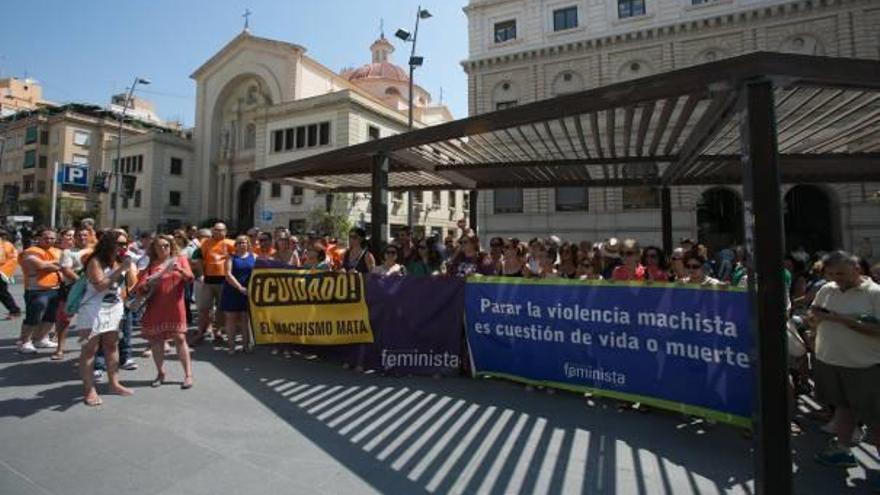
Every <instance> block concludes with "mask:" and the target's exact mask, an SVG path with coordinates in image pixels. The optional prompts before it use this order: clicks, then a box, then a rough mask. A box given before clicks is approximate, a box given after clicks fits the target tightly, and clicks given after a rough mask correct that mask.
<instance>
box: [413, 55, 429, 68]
mask: <svg viewBox="0 0 880 495" xmlns="http://www.w3.org/2000/svg"><path fill="white" fill-rule="evenodd" d="M424 62H425V57H418V56H412V57H410V58H409V65H412V66H413V67H421V66H422V64H423V63H424Z"/></svg>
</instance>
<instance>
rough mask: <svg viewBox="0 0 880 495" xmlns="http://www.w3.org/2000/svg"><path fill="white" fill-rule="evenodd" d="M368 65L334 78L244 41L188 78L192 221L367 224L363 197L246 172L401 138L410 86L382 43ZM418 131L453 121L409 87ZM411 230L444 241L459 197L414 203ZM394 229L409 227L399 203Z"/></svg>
mask: <svg viewBox="0 0 880 495" xmlns="http://www.w3.org/2000/svg"><path fill="white" fill-rule="evenodd" d="M370 51H371V55H372V58H371V62H370V63H367V64H366V65H364V66H362V67H359V68H355V69H346V70H343V71H341V72H340V73H336V72H334V71H333V70H331V69H329V68H327V67H325V66H323V65H322V64H320V63H319V62H318V61H316V60H314V59H312V58H311V57H309V56H307V55H306V49H305V48H304V47H302V46H300V45H296V44H292V43H287V42H283V41H277V40H270V39H265V38H260V37H257V36H253V35H251V34H250V33H249V32H248V31H247V30H245V31H243V32H242V33H240V34H239V35H238V36H236V37H235V38H234V39H232V40H231V41H230V42H229V43H228V44H227V45H226V46H225V47H223V48H222V49H221V50H220V51H219V52H217V54H215V55H214V56H213V57H211V59H209V60H208V61H207V62H205V63H204V64H203V65H202V66H201V67H199V68H198V69H197V70H196V71H195V72H194V73H193V74H192V76H191V77H192V78H193V79H195V81H196V84H197V89H196V131H195V143H196V150H195V160H196V170H198V171H199V173H200V174H201V176H200V177H198V178H196V179H195V180H194V181H193V184H194V185H195V189H194V190H193V192H192V194H193V196H194V201H195V202H196V203H197V205H198V206H197V209H196V211H197V212H198V217H197V218H198V219H199V220H203V219H207V218H220V219H225V220H226V221H228V222H229V223H230V224H231V226H232V227H233V228H234V229H236V230H244V229H246V228H249V227H250V226H252V225H258V226H261V227H264V228H268V227H275V226H285V227H289V228H291V230H294V231H303V230H306V229H309V228H310V223H311V220H312V218H313V215H314V214H315V213H320V212H323V211H327V210H329V211H332V212H334V213H337V214H342V215H347V216H348V218H349V220H350V222H351V223H352V224H354V225H358V224H360V225H366V224H369V222H370V212H369V195H367V194H344V193H333V192H332V191H327V190H326V189H325V188H322V187H321V184H318V183H309V182H308V181H303V182H298V183H283V184H282V183H272V184H270V183H260V182H257V181H254V180H251V178H250V173H251V172H252V171H254V170H257V169H261V168H264V167H269V166H274V165H278V164H282V163H285V162H289V161H292V160H295V159H298V158H302V157H305V156H309V155H312V154H316V153H322V152H326V151H328V150H331V149H334V148H337V147H345V146H349V145H352V144H357V143H361V142H364V141H366V140H368V139H376V138H379V137H385V136H388V135H391V134H395V133H399V132H402V131H405V130H406V129H407V109H408V91H409V87H408V86H409V79H408V76H407V73H406V71H404V70H403V69H402V68H400V67H399V66H397V65H394V64H393V63H392V62H391V54H392V52H393V51H394V48H393V46H392V45H391V43H390V42H389V41H388V40H387V39H385V37H384V36H381V37H380V38H379V39H378V40H376V41H375V42H374V43H373V44H372V45H371V47H370ZM413 96H414V98H413V99H414V125H415V126H416V127H423V126H425V125H432V124H435V123H440V122H445V121H448V120H451V119H452V116H451V115H450V113H449V111H448V109H447V108H446V107H445V106H442V105H435V104H433V103H432V102H431V95H430V94H429V93H428V92H427V91H425V90H424V89H423V88H421V87H419V86H418V85H415V86H414V94H413ZM415 203H416V204H415V208H414V211H415V213H416V215H417V217H416V219H415V222H414V223H416V224H418V225H419V226H420V228H424V229H425V230H427V231H429V232H434V233H438V234H440V233H445V232H446V231H447V230H449V229H452V228H454V227H455V223H456V220H457V219H460V218H464V217H466V216H467V212H466V211H465V205H466V204H467V202H466V201H465V200H464V193H463V192H461V191H451V192H449V191H442V192H434V193H424V194H422V195H419V194H417V195H415ZM389 204H390V205H392V208H391V214H392V215H391V223H392V230H393V228H394V225H397V226H400V225H403V224H405V223H406V217H405V215H406V211H407V208H406V204H405V198H403V197H402V196H401V195H396V196H392V197H391V198H390V201H389Z"/></svg>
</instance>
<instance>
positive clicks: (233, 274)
mask: <svg viewBox="0 0 880 495" xmlns="http://www.w3.org/2000/svg"><path fill="white" fill-rule="evenodd" d="M250 249H251V246H250V238H249V237H248V236H246V235H240V236H238V237H236V238H235V252H234V253H233V254H232V256H229V257H227V259H226V269H225V272H226V281H225V283H224V284H223V295H222V296H221V298H220V309H221V310H222V311H223V313H224V316H225V318H226V339H227V342H226V352H227V353H228V354H230V355H232V354H235V335H236V333H238V332H240V333H241V340H242V350H244V351H245V352H250V351H251V343H250V325H249V322H248V318H247V310H248V299H247V286H248V281H249V280H250V278H251V272H252V271H253V269H254V263H255V262H256V257H255V256H254V255H253V253H251V252H250Z"/></svg>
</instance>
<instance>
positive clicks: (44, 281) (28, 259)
mask: <svg viewBox="0 0 880 495" xmlns="http://www.w3.org/2000/svg"><path fill="white" fill-rule="evenodd" d="M57 239H58V236H57V235H56V234H55V231H54V230H52V229H49V228H42V229H40V232H39V238H38V239H37V243H36V244H35V245H34V246H31V247H29V248H27V249H26V250H25V251H24V252H23V253H22V254H21V268H22V271H23V272H24V276H25V290H24V304H25V318H24V322H22V325H21V337H20V338H19V342H18V350H19V352H21V353H24V354H34V353H36V352H37V348H46V349H54V348H56V347H58V344H56V343H55V342H52V341H51V340H49V337H48V335H49V331H50V330H52V327H53V326H54V325H55V315H56V313H57V311H58V303H59V299H60V297H61V294H60V291H59V289H60V288H61V275H60V272H61V251H60V250H58V249H57V248H55V241H56V240H57ZM32 338H33V342H32V341H31V339H32Z"/></svg>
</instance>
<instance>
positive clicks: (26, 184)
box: [21, 175, 34, 193]
mask: <svg viewBox="0 0 880 495" xmlns="http://www.w3.org/2000/svg"><path fill="white" fill-rule="evenodd" d="M21 190H22V192H23V193H32V192H34V176H33V175H25V176H24V177H23V178H22V188H21Z"/></svg>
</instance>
